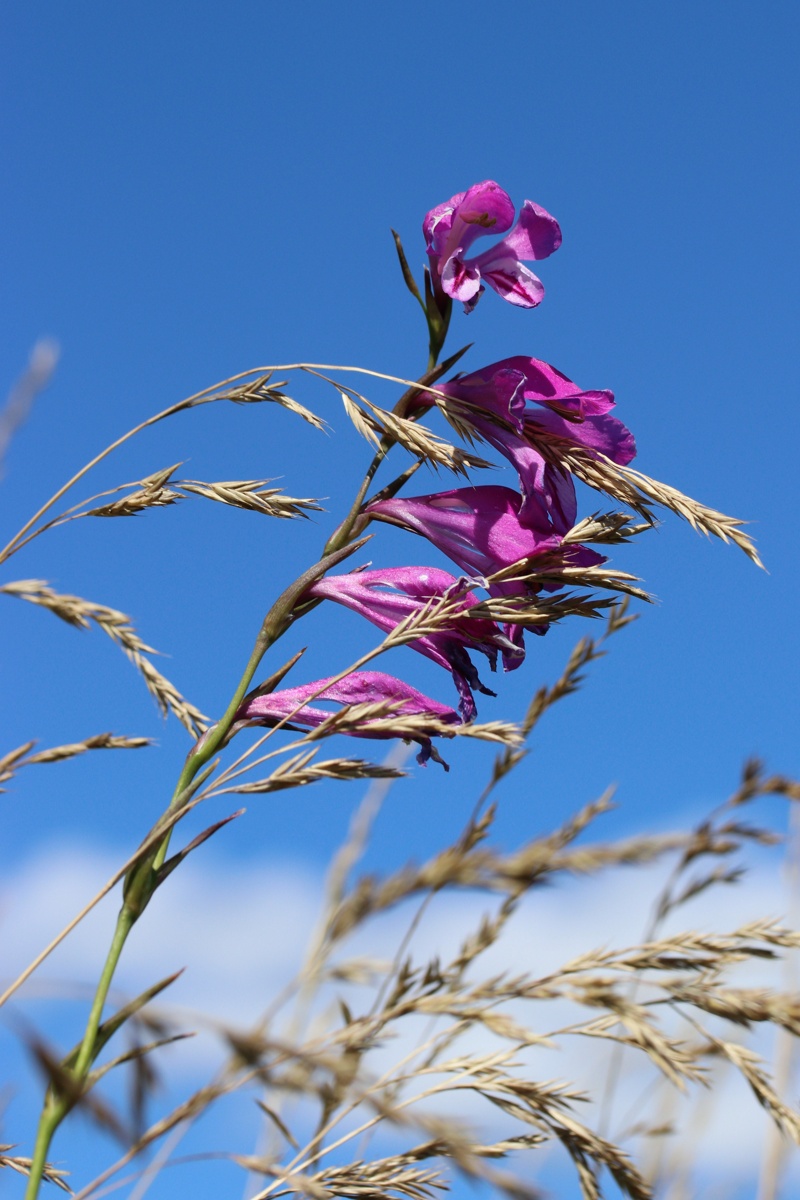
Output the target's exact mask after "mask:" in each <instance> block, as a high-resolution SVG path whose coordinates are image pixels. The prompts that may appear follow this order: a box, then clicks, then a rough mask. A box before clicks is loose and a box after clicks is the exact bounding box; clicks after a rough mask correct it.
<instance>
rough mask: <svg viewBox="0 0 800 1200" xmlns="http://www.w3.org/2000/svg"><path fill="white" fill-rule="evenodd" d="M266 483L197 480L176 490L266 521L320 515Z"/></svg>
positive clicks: (310, 504) (311, 503)
mask: <svg viewBox="0 0 800 1200" xmlns="http://www.w3.org/2000/svg"><path fill="white" fill-rule="evenodd" d="M270 482H271V480H269V479H246V480H232V481H229V482H225V483H199V482H197V481H196V480H193V479H189V480H181V481H180V482H179V483H178V484H176V486H177V487H179V488H181V490H182V491H184V492H190V493H192V494H193V495H195V496H205V497H207V498H208V499H209V500H216V501H218V502H219V503H220V504H229V505H231V506H232V507H233V508H243V509H246V510H247V511H248V512H257V513H263V514H264V515H265V516H268V517H281V518H287V517H304V516H306V513H307V511H313V512H322V506H321V505H320V504H319V503H318V502H317V501H316V500H311V499H303V500H299V499H297V498H296V497H293V496H286V495H284V494H283V493H282V492H281V490H280V488H271V487H268V486H267V485H268V484H269V483H270Z"/></svg>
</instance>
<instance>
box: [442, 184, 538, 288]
mask: <svg viewBox="0 0 800 1200" xmlns="http://www.w3.org/2000/svg"><path fill="white" fill-rule="evenodd" d="M513 221H514V205H513V204H512V203H511V198H510V197H509V195H508V193H507V192H504V191H503V189H502V188H501V187H500V186H499V184H496V183H495V182H494V181H493V180H491V179H487V180H485V181H484V182H483V183H475V184H473V186H472V187H471V188H469V189H468V191H466V192H459V193H458V195H457V196H453V197H452V199H450V200H448V201H447V203H446V204H439V205H437V206H436V208H432V209H431V211H430V212H429V213H427V215H426V217H425V220H424V221H423V222H422V232H423V233H424V234H425V242H426V245H427V248H428V255H429V257H430V260H431V275H432V278H433V281H434V287H436V288H439V289H441V291H443V292H444V293H445V295H447V296H450V297H451V298H452V299H453V300H460V301H461V302H462V303H463V305H464V311H465V312H472V310H473V308H474V307H475V305H476V304H477V303H478V300H479V299H480V297H481V293H482V292H483V291H484V287H483V285H482V283H481V280H482V279H483V280H485V281H486V283H488V284H489V287H491V288H494V290H495V291H496V292H497V293H498V295H500V296H502V297H503V299H504V300H508V301H509V302H510V303H511V304H517V305H519V306H520V308H535V307H536V305H537V304H541V301H542V298H543V296H544V287H543V286H542V283H541V280H540V279H538V278H537V277H536V275H534V273H533V271H530V270H529V269H528V268H527V267H523V265H522V263H523V262H529V261H531V260H533V261H536V260H538V259H541V258H547V257H548V256H549V255H551V254H552V253H553V251H554V250H557V249H558V247H559V246H560V245H561V230H560V229H559V226H558V222H557V221H556V219H555V218H554V217H551V216H550V213H549V212H546V211H545V209H543V208H540V207H539V205H538V204H534V203H533V201H532V200H526V201H525V203H524V204H523V205H522V209H521V211H520V214H519V219H518V220H517V223H516V225H514V228H513V229H511V226H512V224H513ZM507 230H511V232H510V233H508V236H507V237H504V238H503V239H502V241H500V242H498V243H497V244H496V245H495V246H490V247H489V249H488V250H484V251H483V253H482V254H478V255H476V256H475V257H474V258H471V259H469V260H467V259H465V258H464V255H465V254H466V252H467V250H468V249H469V248H470V246H471V245H472V243H473V242H474V241H475V239H476V238H478V237H482V236H484V235H485V234H495V233H506V232H507Z"/></svg>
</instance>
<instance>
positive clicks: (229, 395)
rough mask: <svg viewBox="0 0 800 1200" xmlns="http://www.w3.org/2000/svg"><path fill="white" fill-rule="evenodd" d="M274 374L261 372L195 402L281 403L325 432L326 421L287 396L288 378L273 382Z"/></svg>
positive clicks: (249, 372)
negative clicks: (245, 381) (236, 385)
mask: <svg viewBox="0 0 800 1200" xmlns="http://www.w3.org/2000/svg"><path fill="white" fill-rule="evenodd" d="M245 374H247V375H252V374H253V372H252V371H248V372H245ZM272 374H273V372H272V371H267V372H265V373H264V374H259V375H258V377H257V378H256V379H253V380H250V381H249V382H247V383H242V384H240V385H239V386H238V387H234V388H227V389H224V390H220V391H215V392H214V393H213V394H212V395H209V396H207V397H205V398H204V399H198V400H197V401H195V403H197V404H207V403H209V401H213V400H232V401H233V403H234V404H261V403H264V402H267V403H271V404H279V405H280V406H281V408H285V409H286V410H287V411H288V412H291V413H294V414H295V416H298V417H302V418H303V420H304V421H307V422H308V424H309V425H313V426H314V428H315V429H319V430H321V431H322V432H324V431H325V430H326V429H327V425H326V423H325V421H323V420H322V418H321V417H318V416H317V415H316V413H313V412H312V411H311V409H309V408H306V407H305V405H304V404H300V403H298V401H297V400H293V399H292V398H291V396H287V395H286V393H285V392H284V391H283V390H282V389H283V388H284V387H285V386H286V380H280V381H279V382H277V383H273V382H272Z"/></svg>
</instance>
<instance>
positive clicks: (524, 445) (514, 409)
mask: <svg viewBox="0 0 800 1200" xmlns="http://www.w3.org/2000/svg"><path fill="white" fill-rule="evenodd" d="M438 386H439V390H440V391H442V392H444V393H445V394H446V395H447V396H449V397H451V398H452V399H453V400H454V401H455V402H456V404H457V405H463V406H464V407H463V411H464V415H465V416H466V417H467V419H468V420H469V421H470V422H471V423H472V424H473V425H474V426H475V428H476V429H477V431H478V433H479V434H480V435H481V437H483V438H484V439H485V440H486V441H487V442H488V443H489V444H490V445H492V446H494V448H495V449H496V450H499V452H500V453H501V454H502V455H504V456H505V457H506V458H507V459H508V460H509V461H510V462H511V463H512V464H513V466H514V467H515V468H516V470H517V473H518V475H519V479H520V486H521V489H522V495H523V505H522V508H521V510H520V514H519V516H520V520H521V521H522V522H523V524H525V525H530V526H531V527H533V528H536V529H538V530H539V531H540V532H541V533H543V534H546V533H559V534H564V533H566V532H567V531H568V530H569V529H571V528H572V526H573V525H574V524H575V518H576V515H577V501H576V499H575V485H574V484H573V482H572V476H571V475H570V474H569V472H568V471H566V470H564V469H562V468H560V467H558V466H556V465H555V463H554V462H553V458H554V457H558V451H559V448H561V449H563V448H564V446H567V445H569V446H581V447H583V449H584V450H587V451H588V452H589V453H590V454H592V455H596V454H605V455H606V456H607V457H608V458H610V459H612V460H613V461H614V462H615V463H619V464H620V465H622V466H624V465H626V464H627V463H629V462H630V461H631V459H632V458H634V456H635V454H636V443H635V441H634V439H633V434H632V433H631V432H630V430H629V429H627V428H626V426H625V425H623V424H622V422H621V421H619V420H617V418H616V417H612V416H610V415H609V412H610V410H611V409H612V408H613V407H614V393H613V392H609V391H589V392H584V391H581V389H580V388H579V387H578V385H577V384H575V383H573V382H572V380H571V379H568V378H567V377H566V375H562V374H561V372H560V371H557V370H556V368H555V367H551V366H550V365H549V363H546V362H541V361H540V360H539V359H538V358H525V357H523V356H522V355H518V356H516V357H515V358H506V359H503V361H502V362H498V363H492V365H491V366H488V367H484V368H483V369H482V370H480V371H474V372H473V373H472V374H471V375H465V376H463V377H462V378H461V379H454V380H452V381H451V382H449V383H444V384H439V385H438ZM418 403H419V404H422V405H425V406H426V407H427V406H429V405H430V404H431V403H432V398H431V396H430V395H427V396H423V397H421V398H420V399H419V401H418ZM493 418H495V419H493ZM498 419H499V421H500V422H502V424H500V423H498Z"/></svg>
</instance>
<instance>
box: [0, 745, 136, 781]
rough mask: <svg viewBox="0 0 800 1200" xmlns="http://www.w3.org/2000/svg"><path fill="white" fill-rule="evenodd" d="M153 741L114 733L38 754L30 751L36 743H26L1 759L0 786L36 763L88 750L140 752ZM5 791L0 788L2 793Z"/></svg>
mask: <svg viewBox="0 0 800 1200" xmlns="http://www.w3.org/2000/svg"><path fill="white" fill-rule="evenodd" d="M152 744H153V739H152V738H147V737H123V736H118V735H116V734H113V733H97V734H95V735H94V736H93V737H88V738H85V739H84V741H82V742H72V743H70V744H68V745H65V746H52V747H50V749H48V750H38V751H37V752H36V754H31V753H30V751H31V750H32V749H33V747H34V746H35V745H36V742H25V744H24V745H22V746H18V747H17V749H16V750H10V751H9V752H8V754H5V755H3V757H2V758H0V784H3V783H7V782H8V781H9V779H11V778H12V776H13V775H14V774H16V772H17V771H18V770H19V769H20V767H29V766H32V765H33V764H35V763H53V762H63V761H64V759H67V758H74V757H75V756H76V755H78V754H85V753H86V751H87V750H139V749H141V748H142V747H143V746H152ZM2 790H4V789H2V788H0V791H2Z"/></svg>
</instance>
